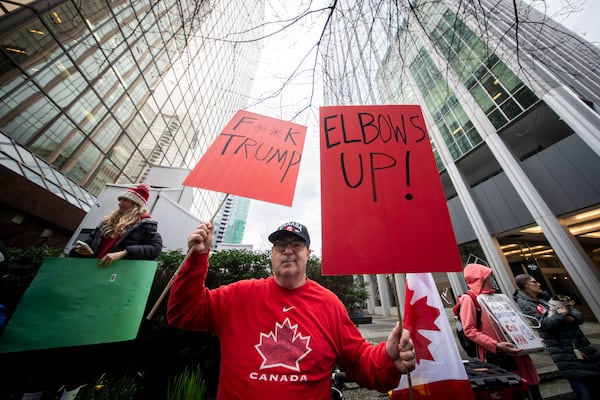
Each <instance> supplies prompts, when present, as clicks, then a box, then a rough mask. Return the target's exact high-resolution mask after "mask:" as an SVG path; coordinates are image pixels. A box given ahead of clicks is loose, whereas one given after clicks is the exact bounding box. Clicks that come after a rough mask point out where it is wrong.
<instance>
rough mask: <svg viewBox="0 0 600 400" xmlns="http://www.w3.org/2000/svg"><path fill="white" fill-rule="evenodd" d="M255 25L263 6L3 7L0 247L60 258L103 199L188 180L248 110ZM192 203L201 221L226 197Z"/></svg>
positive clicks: (198, 194) (92, 2)
mask: <svg viewBox="0 0 600 400" xmlns="http://www.w3.org/2000/svg"><path fill="white" fill-rule="evenodd" d="M263 18H264V0H252V1H247V2H243V3H237V2H226V1H216V2H208V1H170V0H165V1H159V2H156V1H144V0H142V1H127V0H114V1H104V0H84V1H64V0H62V1H61V0H50V1H11V2H4V1H0V37H1V40H0V43H2V45H1V48H0V181H2V186H3V187H4V188H10V190H2V191H1V194H0V210H1V211H0V232H1V233H0V240H2V241H3V242H4V243H6V244H7V245H9V246H26V245H41V244H48V245H56V246H60V245H64V244H65V243H66V242H67V241H68V240H69V238H70V237H71V235H72V234H73V232H74V231H75V229H76V228H77V226H78V224H79V223H80V221H81V220H82V219H83V217H84V216H85V215H86V213H87V212H88V211H89V210H90V208H91V207H93V206H94V204H95V202H96V196H98V195H99V194H100V193H101V192H102V190H103V189H104V188H105V187H106V185H109V184H120V185H126V184H134V183H139V182H143V181H144V180H145V179H146V177H147V174H148V171H149V170H150V168H151V167H152V166H164V167H173V168H184V169H191V168H193V166H194V165H195V164H196V162H197V161H198V159H199V157H200V156H201V155H202V154H203V153H204V151H205V150H206V149H207V148H208V146H209V145H210V144H211V143H212V142H213V140H214V138H215V137H216V136H217V135H218V134H219V133H220V131H221V129H222V127H223V126H225V125H226V123H227V122H228V121H229V119H230V118H231V116H232V115H233V114H234V113H235V112H236V111H237V110H239V109H242V108H244V107H245V106H246V102H247V99H248V96H249V94H250V90H251V85H252V77H253V74H254V72H255V67H256V65H257V60H258V57H259V55H260V51H261V48H260V42H258V41H256V40H255V39H257V38H258V37H260V36H261V35H262V30H261V29H257V28H256V27H257V26H260V23H261V22H262V20H263ZM179 183H180V182H175V183H174V186H177V185H178V184H179ZM194 197H195V198H194V201H193V203H192V207H193V209H192V210H190V211H191V212H192V213H193V214H194V215H197V216H199V218H202V217H205V216H206V215H208V214H209V213H211V212H214V210H215V209H216V208H217V207H218V204H219V202H220V199H221V194H219V193H216V192H210V191H204V190H196V191H195V193H194Z"/></svg>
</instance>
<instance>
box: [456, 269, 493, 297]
mask: <svg viewBox="0 0 600 400" xmlns="http://www.w3.org/2000/svg"><path fill="white" fill-rule="evenodd" d="M463 274H464V275H465V281H466V282H467V286H468V287H469V288H470V289H471V290H472V291H473V292H475V294H477V295H479V294H481V293H482V292H484V290H483V283H484V282H485V280H486V279H487V278H489V276H490V275H492V269H491V268H490V267H486V266H485V265H481V264H467V266H466V267H465V269H464V271H463ZM490 292H491V293H493V290H490V289H486V290H485V293H490Z"/></svg>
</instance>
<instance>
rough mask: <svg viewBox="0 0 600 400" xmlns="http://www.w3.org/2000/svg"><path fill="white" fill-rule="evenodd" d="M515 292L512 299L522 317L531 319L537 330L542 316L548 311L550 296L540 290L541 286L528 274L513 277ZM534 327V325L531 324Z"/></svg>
mask: <svg viewBox="0 0 600 400" xmlns="http://www.w3.org/2000/svg"><path fill="white" fill-rule="evenodd" d="M515 284H516V285H517V290H515V292H514V293H513V299H514V300H515V301H516V302H517V304H518V305H519V307H521V311H522V312H523V314H524V315H526V316H528V317H530V318H533V320H534V321H535V322H536V323H537V325H538V326H535V327H536V328H539V322H540V320H541V317H542V315H544V313H546V312H547V311H548V301H549V300H550V294H548V293H547V292H545V291H544V290H542V285H541V284H540V283H539V282H538V281H536V280H535V278H534V277H533V276H531V275H529V274H519V275H517V276H515ZM533 325H535V324H533Z"/></svg>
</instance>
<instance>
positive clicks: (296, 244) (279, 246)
mask: <svg viewBox="0 0 600 400" xmlns="http://www.w3.org/2000/svg"><path fill="white" fill-rule="evenodd" d="M288 246H292V250H294V251H302V250H304V248H305V247H306V243H304V242H302V241H300V240H294V241H292V242H284V241H281V240H278V241H276V242H275V243H273V248H274V249H275V250H277V251H280V252H282V253H283V252H284V251H285V249H287V247H288Z"/></svg>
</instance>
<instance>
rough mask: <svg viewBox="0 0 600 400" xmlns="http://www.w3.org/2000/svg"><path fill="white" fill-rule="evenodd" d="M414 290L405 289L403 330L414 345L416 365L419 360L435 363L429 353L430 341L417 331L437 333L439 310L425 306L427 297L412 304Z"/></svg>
mask: <svg viewBox="0 0 600 400" xmlns="http://www.w3.org/2000/svg"><path fill="white" fill-rule="evenodd" d="M414 294H415V291H414V290H411V289H410V288H408V287H407V288H406V306H405V307H404V324H403V325H404V328H406V329H408V330H409V332H410V337H411V339H412V340H413V343H414V345H415V354H416V357H417V364H418V363H419V361H420V360H431V361H435V360H434V358H433V356H432V355H431V352H430V351H429V344H430V343H431V340H429V339H427V338H426V337H425V336H423V335H421V333H419V330H429V331H439V330H440V328H439V327H438V326H437V325H436V324H435V320H436V319H437V317H439V316H440V310H439V309H437V308H436V307H431V306H430V305H428V304H427V296H424V297H421V298H420V299H419V300H417V301H416V302H415V303H414V304H412V299H413V296H414Z"/></svg>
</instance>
